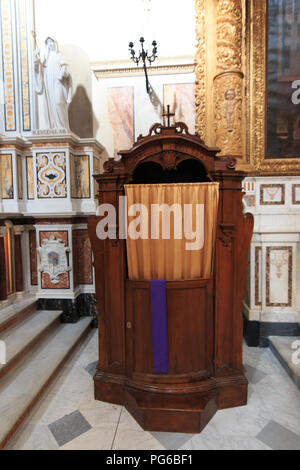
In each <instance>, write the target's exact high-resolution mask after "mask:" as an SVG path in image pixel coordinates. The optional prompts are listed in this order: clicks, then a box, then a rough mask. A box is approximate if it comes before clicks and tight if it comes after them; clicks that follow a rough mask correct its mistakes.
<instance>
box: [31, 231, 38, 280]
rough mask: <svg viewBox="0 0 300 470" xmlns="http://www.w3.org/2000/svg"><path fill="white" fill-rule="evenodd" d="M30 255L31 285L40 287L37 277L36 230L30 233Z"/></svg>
mask: <svg viewBox="0 0 300 470" xmlns="http://www.w3.org/2000/svg"><path fill="white" fill-rule="evenodd" d="M29 253H30V278H31V285H32V286H37V285H38V275H37V252H36V232H35V230H30V232H29Z"/></svg>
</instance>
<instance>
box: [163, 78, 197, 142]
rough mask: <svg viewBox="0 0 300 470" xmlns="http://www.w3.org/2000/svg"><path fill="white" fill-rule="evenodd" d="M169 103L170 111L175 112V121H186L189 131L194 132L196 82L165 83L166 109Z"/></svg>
mask: <svg viewBox="0 0 300 470" xmlns="http://www.w3.org/2000/svg"><path fill="white" fill-rule="evenodd" d="M168 105H170V111H171V112H172V113H175V118H174V119H175V121H176V122H178V121H183V122H185V124H187V126H188V128H189V132H190V133H191V134H194V133H195V121H196V106H195V83H176V84H165V85H164V109H165V110H166V109H167V106H168Z"/></svg>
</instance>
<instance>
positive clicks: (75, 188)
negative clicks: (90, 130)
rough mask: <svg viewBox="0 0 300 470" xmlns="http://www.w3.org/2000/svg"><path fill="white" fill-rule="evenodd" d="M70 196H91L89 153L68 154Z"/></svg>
mask: <svg viewBox="0 0 300 470" xmlns="http://www.w3.org/2000/svg"><path fill="white" fill-rule="evenodd" d="M70 162H71V196H72V198H75V199H84V198H90V197H91V194H90V193H91V191H90V157H89V155H76V156H75V155H70Z"/></svg>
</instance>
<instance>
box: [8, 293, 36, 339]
mask: <svg viewBox="0 0 300 470" xmlns="http://www.w3.org/2000/svg"><path fill="white" fill-rule="evenodd" d="M35 310H36V299H35V297H30V298H28V299H24V300H21V301H19V302H15V303H13V304H9V305H7V306H6V307H4V308H2V309H1V310H0V333H1V332H2V331H4V330H6V329H7V328H10V327H11V326H12V325H13V324H15V323H17V322H19V321H22V320H24V318H26V317H27V316H29V315H31V313H33V312H34V311H35Z"/></svg>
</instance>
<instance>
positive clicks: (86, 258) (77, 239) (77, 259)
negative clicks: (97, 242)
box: [72, 229, 93, 287]
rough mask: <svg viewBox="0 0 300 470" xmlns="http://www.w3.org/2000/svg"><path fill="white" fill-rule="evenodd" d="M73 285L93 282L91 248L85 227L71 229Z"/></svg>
mask: <svg viewBox="0 0 300 470" xmlns="http://www.w3.org/2000/svg"><path fill="white" fill-rule="evenodd" d="M72 237H73V265H74V287H76V286H78V285H81V284H89V285H90V284H93V270H92V250H91V243H90V240H89V237H88V231H87V230H86V229H80V230H73V234H72Z"/></svg>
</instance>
